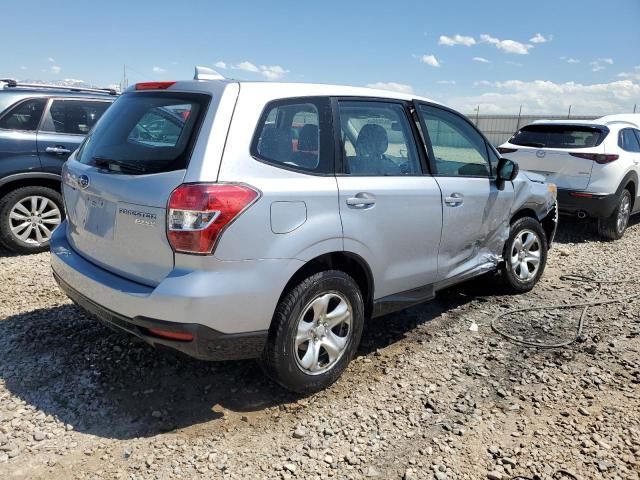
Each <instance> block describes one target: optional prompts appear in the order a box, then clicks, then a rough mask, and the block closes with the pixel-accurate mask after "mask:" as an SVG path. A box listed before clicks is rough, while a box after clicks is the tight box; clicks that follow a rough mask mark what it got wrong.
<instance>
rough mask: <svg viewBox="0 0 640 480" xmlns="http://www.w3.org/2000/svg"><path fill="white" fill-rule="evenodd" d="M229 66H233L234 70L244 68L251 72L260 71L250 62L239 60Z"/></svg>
mask: <svg viewBox="0 0 640 480" xmlns="http://www.w3.org/2000/svg"><path fill="white" fill-rule="evenodd" d="M231 68H233V69H234V70H244V71H245V72H253V73H258V72H259V71H260V69H259V68H258V67H256V66H255V65H254V64H253V63H251V62H240V63H239V64H237V65H234V66H233V67H231Z"/></svg>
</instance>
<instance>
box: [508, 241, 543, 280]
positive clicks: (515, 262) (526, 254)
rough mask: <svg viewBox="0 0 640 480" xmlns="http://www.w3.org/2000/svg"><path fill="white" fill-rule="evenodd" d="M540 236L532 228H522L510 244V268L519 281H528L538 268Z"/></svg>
mask: <svg viewBox="0 0 640 480" xmlns="http://www.w3.org/2000/svg"><path fill="white" fill-rule="evenodd" d="M541 252H542V249H541V247H540V238H539V237H538V234H537V233H535V232H534V231H532V230H522V231H521V232H520V233H518V235H517V236H516V238H515V239H514V240H513V244H512V246H511V255H510V258H509V261H510V262H511V269H512V271H513V273H514V274H515V275H516V277H517V278H518V280H520V281H521V282H530V281H531V280H533V279H534V278H535V276H536V274H537V273H538V270H539V268H540V255H541Z"/></svg>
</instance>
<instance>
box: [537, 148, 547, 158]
mask: <svg viewBox="0 0 640 480" xmlns="http://www.w3.org/2000/svg"><path fill="white" fill-rule="evenodd" d="M546 154H547V153H546V152H545V151H544V150H538V151H537V152H536V157H538V158H544V156H545V155H546Z"/></svg>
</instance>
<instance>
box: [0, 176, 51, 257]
mask: <svg viewBox="0 0 640 480" xmlns="http://www.w3.org/2000/svg"><path fill="white" fill-rule="evenodd" d="M32 196H38V197H45V198H47V199H49V200H51V201H52V202H53V203H54V204H55V205H56V206H57V207H58V209H59V210H60V217H61V218H60V219H61V220H63V219H64V208H63V203H62V195H60V193H59V192H57V191H56V190H54V189H52V188H48V187H39V186H32V187H20V188H16V189H15V190H12V191H11V192H9V193H7V194H6V195H5V196H4V197H3V198H2V199H0V243H1V244H2V245H3V246H4V247H5V248H7V249H9V250H11V251H12V252H15V253H27V254H28V253H38V252H44V251H45V250H47V249H48V248H49V242H48V241H46V242H42V243H29V242H25V241H23V240H21V239H20V238H18V237H17V236H16V235H14V234H13V232H12V231H11V224H10V218H9V214H10V213H11V210H12V209H13V207H14V205H16V204H17V203H18V202H20V200H22V199H25V198H28V197H32Z"/></svg>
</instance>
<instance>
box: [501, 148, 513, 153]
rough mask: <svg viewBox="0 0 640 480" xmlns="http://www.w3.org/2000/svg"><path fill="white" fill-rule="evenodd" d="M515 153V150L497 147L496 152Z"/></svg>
mask: <svg viewBox="0 0 640 480" xmlns="http://www.w3.org/2000/svg"><path fill="white" fill-rule="evenodd" d="M517 151H518V149H517V148H507V147H498V152H500V153H513V152H517Z"/></svg>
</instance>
